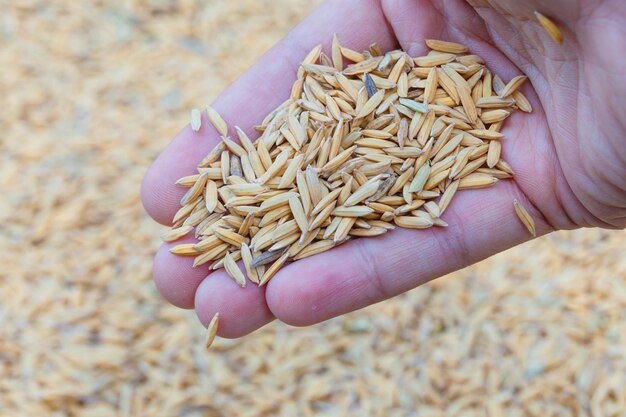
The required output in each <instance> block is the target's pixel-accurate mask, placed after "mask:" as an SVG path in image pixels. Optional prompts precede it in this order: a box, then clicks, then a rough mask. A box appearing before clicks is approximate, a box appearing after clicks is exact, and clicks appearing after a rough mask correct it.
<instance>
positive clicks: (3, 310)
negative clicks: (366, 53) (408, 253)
mask: <svg viewBox="0 0 626 417" xmlns="http://www.w3.org/2000/svg"><path fill="white" fill-rule="evenodd" d="M315 3H317V2H304V1H288V0H277V1H273V2H258V1H252V0H242V1H238V2H230V3H228V2H218V1H209V2H193V1H181V2H179V3H168V2H161V1H156V0H155V1H133V2H117V1H115V2H114V1H103V2H98V3H87V2H70V1H66V0H59V1H56V2H43V1H41V2H40V1H20V2H11V4H10V5H9V4H8V3H6V4H4V5H3V6H2V7H1V9H2V10H1V12H0V62H3V63H4V65H3V67H2V68H3V69H2V71H0V89H1V90H2V92H3V94H1V95H0V108H2V109H3V110H2V112H0V127H1V128H2V132H3V136H2V140H1V141H0V158H1V161H0V189H2V190H3V194H2V199H1V200H0V229H1V232H0V264H1V265H2V269H0V318H1V322H2V326H0V415H2V416H107V417H109V416H172V415H178V416H209V417H213V416H226V415H237V416H264V415H281V416H294V415H302V416H312V415H324V416H345V415H363V416H365V415H367V416H405V415H416V416H443V415H461V414H463V415H468V416H490V417H491V416H498V415H506V416H522V415H524V416H525V415H541V416H547V415H556V416H570V415H594V416H620V415H623V410H624V409H625V407H626V398H625V394H624V392H625V391H624V387H625V386H626V349H625V346H626V327H625V326H624V323H625V322H626V317H625V313H624V312H625V311H626V286H625V284H626V260H625V259H624V256H623V248H624V245H625V244H626V235H625V234H624V232H607V231H600V230H580V231H576V232H563V233H557V234H553V235H550V236H547V237H544V238H541V239H538V240H536V241H533V242H531V243H528V244H525V245H522V246H520V247H517V248H515V249H513V250H511V251H508V252H506V253H504V254H501V255H498V256H496V257H494V258H491V259H490V260H489V261H486V262H482V263H480V264H478V265H475V266H473V267H471V268H468V269H466V270H464V271H461V272H459V273H455V274H452V275H451V276H449V277H446V278H444V279H441V280H438V281H435V282H433V283H431V284H428V285H425V286H423V287H421V288H419V289H417V290H415V291H412V292H410V293H408V294H406V295H404V296H401V297H397V298H395V299H393V300H391V301H387V302H384V303H381V304H379V305H376V306H373V307H370V308H368V309H365V310H363V311H360V312H358V313H357V314H349V315H347V316H345V317H341V318H338V319H334V320H331V321H329V322H326V323H323V324H321V325H318V326H313V327H310V328H302V329H293V328H287V327H286V326H284V325H281V324H278V323H274V324H272V325H270V326H268V327H266V328H264V329H262V330H260V331H258V332H256V333H254V334H252V335H250V336H248V337H245V338H243V339H241V340H237V341H229V340H223V339H218V340H216V341H215V342H214V344H213V346H212V348H211V349H212V350H211V351H210V352H206V351H205V348H204V338H205V331H204V329H203V328H202V327H201V326H200V325H199V324H198V322H197V319H196V318H195V316H194V314H193V313H191V312H185V311H181V310H178V309H176V308H174V307H171V306H169V305H167V303H165V302H164V301H163V299H162V298H160V296H159V295H158V294H157V292H156V290H155V288H154V285H153V283H152V282H151V279H150V268H151V258H152V255H153V252H154V250H155V249H156V247H157V244H158V243H157V242H155V240H154V236H155V235H156V234H160V233H162V232H164V231H165V228H162V227H160V226H158V225H156V224H155V223H153V222H152V220H150V219H148V218H147V216H146V215H145V214H144V213H143V209H142V208H141V206H140V203H139V196H138V189H139V184H140V181H141V178H142V176H143V173H144V171H145V167H146V166H147V165H148V164H149V163H150V162H151V161H152V159H153V158H154V157H155V156H156V155H157V154H158V152H159V151H160V150H161V149H162V148H163V147H164V146H165V145H166V143H167V142H168V141H169V140H170V138H171V137H172V136H173V135H175V134H176V132H177V131H178V130H179V129H180V127H181V126H183V125H184V124H185V123H187V121H188V120H187V117H186V115H187V111H188V109H190V108H193V107H197V106H198V105H199V103H204V102H206V101H210V100H211V99H212V98H214V97H215V96H216V94H217V93H218V92H219V91H221V90H222V89H224V88H225V87H226V85H227V84H228V83H229V82H230V81H232V79H233V77H234V76H236V74H238V73H241V72H242V71H243V70H244V69H245V68H246V67H247V66H249V65H250V64H251V63H252V62H254V60H255V59H256V58H257V57H258V56H259V55H260V54H261V53H262V51H264V50H266V49H267V48H268V47H270V46H271V45H272V44H273V43H274V42H275V41H277V40H278V39H279V38H280V37H281V36H282V35H284V34H285V33H286V31H287V30H288V27H289V26H290V25H291V24H292V22H294V21H296V20H297V19H299V18H301V17H303V16H304V15H305V14H306V13H307V12H308V11H310V10H311V8H312V7H313V6H314V5H315ZM234 56H236V57H237V59H232V57H234ZM225 59H227V60H228V62H229V66H227V67H224V66H221V65H218V63H219V62H223V61H224V60H225ZM181 62H184V63H185V65H184V66H181V65H180V63H181ZM155 115H158V117H155ZM155 132H160V134H159V136H155Z"/></svg>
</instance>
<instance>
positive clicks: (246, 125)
mask: <svg viewBox="0 0 626 417" xmlns="http://www.w3.org/2000/svg"><path fill="white" fill-rule="evenodd" d="M535 10H538V11H540V12H541V13H543V14H544V15H547V16H551V17H555V20H556V21H557V22H558V23H559V25H560V27H561V30H562V31H563V34H564V37H565V40H564V42H563V44H562V45H561V46H559V45H557V44H556V43H555V42H554V41H552V40H551V38H550V37H549V36H548V34H547V33H546V32H545V31H544V30H543V29H542V28H541V26H540V25H539V24H538V23H537V21H536V20H535V18H534V15H533V12H534V11H535ZM333 33H337V35H338V36H339V38H340V39H341V42H342V44H344V45H346V46H348V47H350V48H352V49H355V50H363V49H366V48H367V46H368V45H369V44H370V43H372V42H374V41H375V42H378V44H379V45H380V46H381V48H382V49H383V50H391V49H396V48H402V49H404V50H405V51H407V52H408V53H409V54H410V55H411V56H419V55H421V54H423V53H425V52H426V48H425V45H424V43H423V39H424V38H435V39H443V40H451V41H455V42H459V43H462V44H465V45H467V46H468V47H469V48H470V50H471V51H472V53H475V54H478V55H480V56H482V57H483V58H484V59H485V62H486V63H487V65H488V66H489V68H490V69H491V70H492V72H494V73H495V74H499V75H500V76H501V77H502V78H503V79H504V80H505V81H508V80H510V79H511V78H512V77H514V76H516V75H519V74H520V73H524V74H526V75H527V76H528V78H529V81H530V83H528V82H527V83H526V85H525V86H524V87H523V88H522V91H523V92H524V94H525V95H526V96H527V97H528V99H529V100H530V102H531V104H532V106H533V109H534V110H533V112H532V113H531V114H526V113H522V112H516V113H514V114H513V115H512V116H511V117H510V118H509V119H508V120H507V121H506V123H505V127H504V129H503V133H504V134H505V138H504V139H503V140H502V144H503V151H502V152H503V157H504V158H505V159H506V160H507V162H509V164H510V165H511V166H512V167H513V169H514V170H515V172H516V175H515V177H514V178H513V179H512V180H505V181H499V182H498V183H497V184H496V185H495V186H494V187H491V188H489V189H483V190H464V191H461V192H459V193H457V195H456V196H455V198H454V200H453V202H452V204H451V205H450V207H449V208H448V209H447V211H446V214H445V216H444V217H445V220H446V221H447V222H448V224H449V227H447V228H431V229H428V230H404V229H396V230H393V231H391V232H389V233H387V234H385V235H383V236H380V237H377V238H363V239H356V240H352V241H349V242H348V243H346V244H344V245H342V246H340V247H338V248H335V249H333V250H331V251H328V252H325V253H322V254H319V255H316V256H313V257H310V258H306V259H303V260H300V261H298V262H294V263H291V264H289V265H287V266H285V267H284V268H283V269H281V270H280V271H279V272H278V273H277V275H276V276H275V277H274V278H272V280H271V281H270V282H269V283H268V285H267V286H266V287H262V288H259V287H257V286H255V285H248V286H247V287H246V288H245V289H241V288H240V287H238V286H237V285H236V284H235V283H234V282H233V281H232V279H231V278H229V277H228V276H227V275H226V273H225V272H224V271H223V270H219V271H215V272H212V273H211V274H210V275H208V276H207V270H206V268H192V261H193V260H192V259H190V258H183V257H176V256H174V255H172V254H170V253H169V249H170V248H171V247H172V246H173V245H174V244H171V243H166V244H164V245H163V246H162V247H161V249H160V250H159V251H158V253H157V254H156V256H155V260H154V279H155V282H156V285H157V287H158V288H159V290H160V291H161V293H162V294H163V296H164V297H165V298H166V299H167V300H169V301H170V302H171V303H172V304H174V305H176V306H179V307H181V308H195V310H196V312H197V315H198V317H199V318H200V320H201V321H202V323H203V324H205V325H207V324H208V322H209V321H210V319H211V317H212V316H213V314H214V313H216V312H219V313H220V328H219V335H220V336H223V337H231V338H232V337H240V336H243V335H245V334H247V333H250V332H252V331H254V330H256V329H258V328H260V327H261V326H263V325H265V324H267V323H269V322H270V321H272V320H274V319H275V318H277V319H279V320H281V321H283V322H285V323H288V324H292V325H297V326H306V325H311V324H315V323H318V322H321V321H323V320H327V319H329V318H331V317H335V316H338V315H341V314H344V313H347V312H350V311H353V310H356V309H359V308H362V307H365V306H367V305H370V304H373V303H376V302H379V301H382V300H385V299H388V298H390V297H393V296H395V295H397V294H400V293H403V292H405V291H408V290H410V289H412V288H415V287H417V286H419V285H421V284H423V283H425V282H427V281H429V280H432V279H434V278H437V277H440V276H442V275H445V274H447V273H449V272H452V271H455V270H458V269H460V268H463V267H465V266H467V265H470V264H473V263H475V262H477V261H480V260H482V259H485V258H487V257H489V256H491V255H493V254H495V253H498V252H501V251H503V250H506V249H508V248H511V247H513V246H515V245H518V244H520V243H523V242H525V241H527V240H529V238H530V237H531V236H530V235H529V234H528V231H527V230H526V229H525V228H524V226H523V225H522V223H521V222H520V221H519V219H518V218H517V217H516V215H515V211H514V209H513V199H515V198H517V199H518V200H519V201H520V202H521V203H522V205H524V206H525V207H526V208H527V209H528V210H529V212H530V214H531V215H532V216H533V218H534V219H535V222H536V225H537V232H538V234H540V235H541V234H546V233H549V232H552V231H554V230H561V229H574V228H579V227H605V228H624V227H626V139H624V138H625V134H626V121H625V118H623V117H622V116H621V115H622V111H623V109H624V108H625V107H626V77H625V76H626V60H625V59H624V57H625V56H626V2H623V1H622V0H611V1H591V0H590V1H582V0H581V1H571V0H569V1H567V0H555V1H541V2H539V1H524V2H520V1H515V0H493V1H487V0H470V1H469V2H465V1H462V0H449V1H432V2H431V1H427V0H395V1H385V0H379V1H378V0H330V1H328V2H326V3H324V4H322V5H321V6H320V7H319V8H318V9H316V10H315V11H314V12H313V13H312V14H311V15H310V16H308V17H307V18H306V19H305V20H304V21H302V22H301V23H300V24H299V25H298V26H297V27H296V28H295V29H293V30H292V31H291V32H290V33H289V34H288V35H287V36H286V37H285V38H284V39H283V40H282V41H280V42H279V44H278V45H277V46H275V47H274V48H273V49H271V50H270V51H269V52H267V53H266V54H265V55H264V56H263V57H262V58H261V59H260V60H259V61H258V62H257V64H256V65H254V66H253V67H252V68H251V69H250V70H248V71H247V72H246V73H245V74H243V75H242V76H241V77H240V78H239V79H238V80H237V81H236V82H235V83H233V84H232V85H231V86H230V87H229V88H228V89H226V90H225V91H224V92H223V93H222V94H221V95H220V96H219V97H218V99H217V100H216V101H215V103H213V107H214V108H215V109H217V110H218V111H219V112H220V114H221V115H222V116H223V117H224V119H225V120H226V121H227V122H228V123H229V125H230V126H235V125H237V126H240V127H241V128H243V129H244V130H245V131H246V132H247V133H248V134H249V135H254V131H253V129H252V126H254V125H255V124H258V123H259V122H260V121H261V120H262V119H263V118H264V116H265V115H266V114H267V113H268V112H270V111H271V110H272V109H273V108H275V107H276V106H277V105H279V104H280V103H281V102H283V101H284V100H285V99H286V98H287V97H288V95H289V91H290V86H291V84H292V83H293V81H294V80H295V76H296V71H297V68H298V65H299V62H300V61H301V60H302V58H303V57H304V56H305V55H306V53H307V52H308V51H309V50H310V49H311V48H313V47H314V46H315V45H317V44H320V43H321V44H323V45H324V48H325V50H326V51H328V50H329V48H330V41H331V39H332V35H333ZM219 140H220V139H219V135H218V134H217V132H216V131H215V130H214V129H213V128H212V126H211V125H210V123H209V122H208V119H207V118H206V114H204V115H203V124H202V128H201V129H200V131H199V132H194V131H192V129H191V128H190V127H189V126H187V127H185V128H184V129H183V130H182V131H181V132H180V133H179V134H178V135H177V136H176V137H175V138H174V140H173V141H172V142H171V143H170V144H169V146H168V147H167V148H166V149H165V150H164V151H163V153H162V154H161V155H160V156H159V157H158V158H157V159H156V161H155V162H154V163H153V165H152V167H151V168H150V169H149V171H148V172H147V174H146V177H145V179H144V183H143V185H142V200H143V204H144V206H145V208H146V210H147V211H148V213H149V214H150V215H151V216H152V217H153V218H154V219H155V220H156V221H158V222H159V223H162V224H170V223H171V219H172V217H173V215H174V213H175V212H176V211H177V209H178V208H179V201H180V198H181V197H182V195H183V194H184V192H185V190H184V189H182V188H180V187H176V186H175V185H174V183H175V181H176V180H177V179H178V178H180V177H182V176H185V175H190V174H192V173H194V169H195V167H196V165H197V163H198V162H199V160H200V159H202V157H203V156H204V155H206V153H208V152H209V151H210V150H211V148H212V147H214V146H215V145H216V144H217V143H218V142H219ZM192 241H193V237H192V236H187V237H186V238H184V239H182V240H181V241H178V242H176V243H175V244H179V243H181V242H192Z"/></svg>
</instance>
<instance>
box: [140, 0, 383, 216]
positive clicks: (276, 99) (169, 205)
mask: <svg viewBox="0 0 626 417" xmlns="http://www.w3.org/2000/svg"><path fill="white" fill-rule="evenodd" d="M334 32H336V33H337V34H338V36H339V37H340V39H341V41H342V44H344V45H345V46H348V47H350V48H353V49H356V50H363V49H365V48H367V46H368V45H369V44H370V43H372V42H375V41H376V42H378V43H379V45H380V46H381V48H383V49H392V48H393V47H394V46H395V41H394V37H393V34H392V32H391V29H390V28H389V27H388V25H387V23H386V21H385V18H384V16H383V14H382V12H381V9H380V6H379V2H378V1H374V0H367V1H360V0H349V1H343V0H333V1H329V2H326V3H324V4H323V5H322V6H321V7H319V8H318V9H316V10H315V11H314V12H313V13H312V14H311V15H310V16H308V17H307V18H306V19H305V20H304V21H303V22H302V23H300V24H299V25H298V26H297V27H296V28H295V29H294V30H293V31H292V32H291V33H290V34H289V35H287V36H286V37H285V38H284V39H283V40H282V41H281V42H280V43H279V44H278V45H277V46H275V47H274V48H272V49H271V50H270V51H269V52H267V53H266V54H265V55H264V56H263V57H262V58H261V59H260V60H259V62H258V63H257V64H255V65H254V66H253V67H252V68H251V69H250V70H249V71H247V72H246V73H245V74H244V75H242V76H241V77H240V78H239V79H238V80H237V81H235V83H234V84H232V85H231V86H230V87H229V88H228V89H227V90H226V91H225V92H224V93H223V94H221V95H220V96H219V97H218V99H217V100H216V101H215V103H214V104H213V106H214V108H215V109H216V110H217V111H218V112H219V113H220V114H221V115H222V117H223V118H224V119H225V120H226V122H227V123H228V124H229V126H235V125H238V126H240V127H241V128H243V129H244V130H246V131H247V132H248V133H250V134H253V130H252V127H253V126H254V125H255V124H258V123H260V122H261V121H262V120H263V118H264V116H265V115H267V114H268V113H269V112H271V111H272V110H273V109H274V108H276V107H277V106H278V105H279V104H280V103H282V102H283V101H284V100H285V99H287V98H288V97H289V93H290V89H291V85H292V84H293V81H294V80H295V77H296V72H297V68H298V66H299V63H300V61H301V60H302V59H303V58H304V56H305V55H306V54H307V53H308V52H309V51H310V50H311V49H312V48H313V47H314V46H315V45H317V44H320V43H322V44H324V47H325V51H327V52H328V51H329V45H330V42H331V39H332V34H333V33H334ZM218 141H219V135H218V134H217V132H216V131H215V130H214V129H213V127H212V126H211V125H210V123H209V122H208V119H207V117H206V115H203V118H202V127H201V129H200V131H198V132H194V131H193V130H192V129H191V128H190V127H189V126H187V127H186V128H185V129H183V130H182V131H181V132H180V133H179V134H178V135H177V136H176V138H175V139H174V140H173V141H172V143H171V144H170V145H169V146H168V147H167V149H165V151H163V153H162V154H161V155H160V156H159V157H158V158H157V159H156V161H155V162H154V163H153V165H152V167H151V168H150V170H149V171H148V173H147V174H146V177H145V179H144V182H143V185H142V201H143V204H144V206H145V208H146V210H147V211H148V213H149V214H150V215H151V216H152V217H153V218H154V219H155V220H156V221H158V222H160V223H162V224H169V223H170V222H171V219H172V217H173V215H174V213H175V212H176V210H177V209H178V208H179V201H180V198H181V197H182V196H183V194H184V192H185V190H184V189H182V188H180V187H176V186H175V185H174V183H175V182H176V180H178V179H179V178H180V177H183V176H185V175H190V174H193V173H194V169H195V167H196V166H197V164H198V162H199V161H200V160H201V159H202V158H203V157H204V156H205V155H206V154H207V153H208V152H209V150H210V149H211V148H213V147H214V146H215V144H216V143H217V142H218Z"/></svg>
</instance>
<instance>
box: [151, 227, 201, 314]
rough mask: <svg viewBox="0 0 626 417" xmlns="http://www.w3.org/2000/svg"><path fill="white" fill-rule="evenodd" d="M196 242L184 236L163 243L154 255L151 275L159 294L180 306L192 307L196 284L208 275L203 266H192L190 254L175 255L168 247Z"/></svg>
mask: <svg viewBox="0 0 626 417" xmlns="http://www.w3.org/2000/svg"><path fill="white" fill-rule="evenodd" d="M195 242H197V241H196V240H195V239H194V238H193V237H186V238H185V239H181V240H179V241H177V242H175V243H165V244H164V245H163V246H161V248H159V250H158V251H157V253H156V255H155V256H154V267H153V271H152V276H153V279H154V282H155V284H156V286H157V289H158V290H159V292H161V295H163V297H165V299H166V300H167V301H169V302H170V303H172V304H174V305H175V306H177V307H180V308H193V307H194V297H195V293H196V289H197V288H198V285H200V283H201V282H202V280H204V278H206V277H207V275H209V271H208V269H207V267H206V265H205V266H200V267H197V268H193V267H192V265H193V259H194V258H193V257H192V256H176V255H173V254H172V253H170V249H171V248H173V247H174V246H176V245H180V244H183V243H195Z"/></svg>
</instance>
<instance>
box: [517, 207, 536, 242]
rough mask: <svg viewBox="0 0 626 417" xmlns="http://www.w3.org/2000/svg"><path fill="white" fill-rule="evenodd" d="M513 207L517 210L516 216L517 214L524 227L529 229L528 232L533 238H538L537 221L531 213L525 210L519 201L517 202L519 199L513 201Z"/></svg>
mask: <svg viewBox="0 0 626 417" xmlns="http://www.w3.org/2000/svg"><path fill="white" fill-rule="evenodd" d="M513 207H514V208H515V214H517V217H518V218H519V219H520V221H521V222H522V224H523V225H524V227H526V229H528V232H529V233H530V234H531V235H532V236H533V237H536V236H537V230H536V228H535V221H534V220H533V218H532V216H531V215H530V213H528V211H527V210H526V209H525V208H524V206H522V205H521V204H520V202H519V201H517V199H514V200H513Z"/></svg>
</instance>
